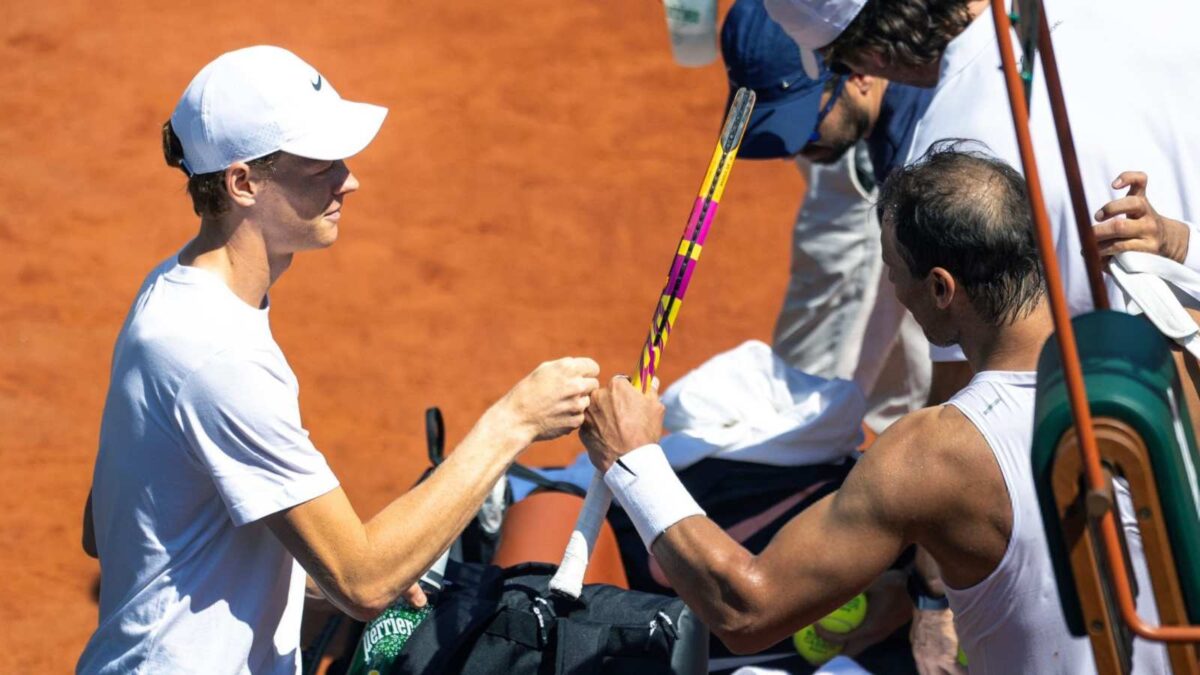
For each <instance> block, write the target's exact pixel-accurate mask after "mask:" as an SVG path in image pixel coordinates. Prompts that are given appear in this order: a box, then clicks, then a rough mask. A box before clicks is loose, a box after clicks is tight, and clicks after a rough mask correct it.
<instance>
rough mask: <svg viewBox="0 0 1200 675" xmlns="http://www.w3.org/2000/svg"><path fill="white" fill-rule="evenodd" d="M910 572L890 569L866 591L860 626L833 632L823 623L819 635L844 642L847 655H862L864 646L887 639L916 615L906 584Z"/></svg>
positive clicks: (837, 642)
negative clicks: (865, 601)
mask: <svg viewBox="0 0 1200 675" xmlns="http://www.w3.org/2000/svg"><path fill="white" fill-rule="evenodd" d="M906 581H907V575H906V574H905V573H904V572H903V571H901V570H888V571H887V572H884V573H883V574H881V575H880V576H879V578H878V579H876V580H875V581H874V582H872V583H871V585H870V586H868V587H867V590H866V591H865V593H866V596H867V616H866V617H865V618H864V619H863V622H862V624H860V625H859V627H858V628H855V629H854V630H852V631H850V632H849V633H831V632H829V631H827V630H825V629H824V628H821V626H820V624H816V625H814V626H813V627H814V628H815V629H816V631H817V635H820V636H821V637H823V638H825V639H826V640H827V641H829V642H831V643H833V644H835V645H841V646H842V653H843V654H845V655H846V656H858V655H859V654H861V653H862V651H863V650H864V649H866V648H867V647H870V646H871V645H874V644H876V643H878V642H879V641H881V640H883V639H884V638H886V637H887V636H889V635H891V634H892V633H894V632H895V631H896V629H897V628H899V627H901V626H903V625H904V624H905V623H907V622H908V621H909V619H911V618H912V615H913V608H912V600H910V599H909V597H908V590H907V588H906V586H905V582H906Z"/></svg>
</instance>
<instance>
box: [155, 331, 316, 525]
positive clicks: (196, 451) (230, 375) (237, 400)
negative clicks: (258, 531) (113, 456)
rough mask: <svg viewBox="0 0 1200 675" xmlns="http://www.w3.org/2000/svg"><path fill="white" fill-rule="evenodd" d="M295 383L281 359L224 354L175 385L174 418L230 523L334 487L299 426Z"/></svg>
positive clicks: (242, 522) (252, 518)
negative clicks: (230, 520)
mask: <svg viewBox="0 0 1200 675" xmlns="http://www.w3.org/2000/svg"><path fill="white" fill-rule="evenodd" d="M298 396H299V386H298V385H297V383H296V380H295V376H294V375H293V374H292V371H291V369H290V368H288V366H287V363H286V362H285V361H284V360H283V359H282V357H281V356H279V355H276V354H272V353H270V352H268V351H265V350H255V351H249V350H247V351H245V352H241V353H230V352H224V353H222V354H219V355H217V356H216V357H214V358H212V359H210V360H209V361H208V362H206V363H205V364H204V365H203V366H201V367H200V368H198V369H197V370H196V371H195V372H193V373H192V374H191V375H190V376H189V377H188V379H187V380H186V381H185V382H184V384H183V386H182V387H181V388H180V390H179V395H178V397H177V398H176V401H175V418H176V420H177V421H178V423H179V424H180V426H181V428H182V430H183V434H184V436H185V438H186V439H187V443H188V449H189V450H190V451H191V453H192V455H193V458H194V459H195V460H196V461H198V462H199V463H200V464H201V465H202V466H203V467H205V468H206V469H207V470H208V471H209V473H210V474H211V476H212V480H213V484H214V485H215V486H216V489H217V492H218V493H219V494H220V495H221V499H222V500H223V501H224V502H225V508H226V509H228V511H229V515H230V518H232V519H233V523H234V525H237V526H241V525H245V524H247V523H251V522H254V521H256V520H258V519H260V518H262V517H264V516H267V515H270V514H272V513H276V512H278V511H281V510H283V509H286V508H289V507H292V506H295V505H297V504H301V503H303V502H306V501H308V500H310V499H313V498H315V497H319V496H321V495H323V494H325V493H326V492H329V491H330V490H333V489H334V488H336V487H337V486H338V480H337V477H336V476H334V475H333V471H332V470H330V468H329V465H328V464H327V463H326V462H325V457H324V456H323V455H322V454H321V453H320V452H318V451H317V449H316V448H315V447H314V446H313V444H312V441H310V440H309V438H308V432H307V431H306V430H305V429H304V427H303V426H301V424H300V404H299V399H298Z"/></svg>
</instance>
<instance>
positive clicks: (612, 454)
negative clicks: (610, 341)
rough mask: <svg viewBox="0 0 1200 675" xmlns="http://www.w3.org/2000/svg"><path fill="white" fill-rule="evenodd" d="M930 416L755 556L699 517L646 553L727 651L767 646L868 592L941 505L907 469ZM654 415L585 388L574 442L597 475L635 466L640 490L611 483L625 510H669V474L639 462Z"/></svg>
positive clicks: (894, 438)
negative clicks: (587, 394)
mask: <svg viewBox="0 0 1200 675" xmlns="http://www.w3.org/2000/svg"><path fill="white" fill-rule="evenodd" d="M936 414H937V412H936V411H934V410H925V411H920V412H918V413H914V414H912V415H909V416H907V417H905V418H904V419H902V420H900V421H899V422H897V423H895V424H894V425H892V427H890V428H889V429H888V430H887V432H885V433H884V434H883V435H882V436H880V437H879V439H878V440H877V441H876V442H875V445H873V446H872V448H871V450H870V452H868V453H866V455H865V456H864V458H863V459H862V460H861V461H860V462H859V463H858V464H857V465H856V466H855V468H854V469H853V470H852V471H851V472H850V474H849V476H848V477H847V478H846V481H845V483H844V484H843V485H842V487H841V489H839V490H838V491H837V492H836V493H834V494H833V495H830V496H829V497H826V498H825V499H823V500H821V501H820V502H818V503H817V504H814V505H813V506H812V507H810V508H808V509H806V510H805V511H803V512H802V513H800V515H798V516H797V517H796V518H795V519H793V520H792V521H791V522H789V523H788V524H787V525H786V526H784V528H783V529H782V530H780V532H779V533H778V534H777V535H776V536H775V538H774V539H773V540H772V541H771V543H770V544H769V545H768V546H767V548H766V549H765V550H764V551H763V552H762V553H761V554H759V555H753V554H751V553H750V552H748V551H747V550H746V549H744V548H743V547H742V546H741V545H740V544H738V543H737V542H736V541H734V540H733V539H731V538H730V537H729V535H727V534H726V533H725V532H724V531H723V530H722V529H721V528H720V527H719V526H717V525H716V523H714V522H712V521H711V520H709V519H708V518H705V517H702V516H692V517H688V518H684V519H683V520H679V521H678V522H676V523H674V524H673V525H671V526H670V527H668V528H667V529H666V531H665V532H664V533H662V534H661V536H658V537H657V539H655V540H654V542H653V545H652V552H653V553H654V556H655V557H656V558H657V559H658V562H659V564H660V565H661V566H662V568H663V571H664V572H665V573H666V575H667V577H668V578H669V579H670V580H671V584H672V586H673V587H674V588H675V590H676V591H677V592H678V593H679V596H680V597H681V598H683V599H684V601H685V602H686V603H687V604H688V606H689V607H691V608H692V609H693V610H694V611H695V612H696V614H697V615H698V616H699V617H700V618H701V620H703V621H704V622H705V623H706V624H707V625H708V626H709V627H710V628H711V629H712V631H713V632H714V633H716V634H717V636H718V637H720V638H721V640H722V642H724V643H725V644H726V646H728V647H729V648H730V649H732V650H734V651H735V652H744V653H749V652H754V651H758V650H761V649H763V648H765V647H767V646H770V645H772V644H774V643H776V642H778V641H779V640H781V639H783V638H785V637H787V636H788V635H790V634H791V633H793V632H794V631H796V630H798V629H799V628H802V627H803V626H805V625H808V624H810V623H814V622H816V621H817V620H819V619H820V618H821V617H822V616H824V615H825V614H828V613H829V612H831V611H833V610H834V609H836V608H837V607H838V606H840V605H841V604H842V603H844V602H845V601H847V600H849V599H850V598H851V597H853V596H854V595H855V594H856V593H858V592H860V591H862V590H863V589H864V588H866V587H867V585H868V584H870V583H871V581H872V580H873V579H875V578H876V577H877V576H879V575H880V574H881V573H882V572H883V571H885V570H886V569H887V568H888V567H889V566H890V565H891V564H892V563H893V562H894V561H895V560H896V558H897V557H898V556H899V555H900V553H901V551H902V550H903V549H904V547H905V546H906V545H907V544H909V543H910V542H912V541H914V540H915V534H914V532H915V531H916V530H918V529H919V525H920V524H921V523H923V522H924V520H925V519H926V518H927V517H928V514H930V513H932V512H934V511H936V509H939V508H943V506H942V505H939V504H937V501H938V500H940V499H941V498H942V497H944V495H945V493H946V491H945V490H940V489H936V486H933V485H928V484H925V485H922V486H921V488H922V489H920V490H916V489H913V486H914V485H916V484H917V483H916V476H915V474H916V473H918V472H921V471H923V470H924V469H925V468H927V466H926V465H925V462H922V461H913V458H914V457H918V458H919V456H920V454H921V453H919V452H916V450H920V449H921V448H917V447H916V446H917V445H918V444H919V443H920V442H921V441H922V439H925V440H927V439H929V438H931V434H932V429H933V427H934V426H935V422H934V419H935V417H936ZM661 420H662V406H661V404H659V403H658V402H657V400H655V399H654V397H653V395H643V394H641V393H640V392H637V391H636V390H634V389H633V388H632V387H631V386H630V385H629V383H628V382H627V381H623V380H618V379H614V380H613V382H612V383H611V384H610V385H609V386H608V387H607V388H605V389H599V390H597V391H596V392H595V393H593V395H592V405H591V406H590V407H589V408H588V412H587V421H586V422H585V425H584V428H583V433H582V434H581V437H582V438H583V440H584V443H585V444H586V445H587V447H588V452H589V454H590V455H591V458H592V461H593V463H594V464H595V465H596V466H597V468H599V469H600V470H601V471H605V472H608V471H610V470H611V471H612V472H622V471H624V472H627V473H634V474H636V472H637V471H639V470H641V471H643V473H642V474H641V476H642V477H641V478H637V479H636V480H637V481H643V482H644V489H641V491H639V487H638V485H637V484H636V483H631V488H630V489H629V490H623V489H614V495H615V496H616V497H617V498H618V499H619V500H621V501H622V505H623V506H624V507H625V509H626V511H627V512H629V513H630V514H631V517H637V516H636V515H635V514H638V513H649V514H654V513H663V512H666V511H668V510H670V508H671V507H672V504H656V503H655V498H656V497H658V498H659V499H662V497H661V495H667V494H671V493H673V492H674V493H675V494H678V492H676V488H675V487H673V486H671V485H668V482H669V481H673V482H674V483H675V484H676V485H677V484H678V478H676V477H675V475H674V474H673V473H672V472H670V471H669V470H666V471H658V472H657V473H655V474H654V475H651V474H650V473H649V472H650V471H654V469H653V468H652V467H653V466H654V463H653V462H650V461H642V460H643V459H647V458H650V457H652V454H653V453H656V452H657V453H661V450H659V449H658V448H657V447H656V446H654V445H648V444H653V443H654V442H655V441H656V440H657V438H658V434H659V432H660V429H661ZM932 437H936V435H933V436H932ZM634 449H637V453H634V454H633V455H631V456H626V455H629V453H630V451H631V450H634ZM618 460H621V462H620V463H619V464H618V463H617V461H618ZM661 464H665V462H660V465H661ZM615 475H620V474H615ZM609 484H610V486H612V485H613V482H612V481H610V482H609ZM678 489H682V488H681V486H680V487H679V488H678ZM635 501H636V502H637V503H632V502H635ZM627 502H630V503H627ZM635 524H636V523H635ZM642 529H643V528H642V527H640V526H639V533H642ZM643 536H644V537H645V536H647V535H646V534H645V533H643ZM649 536H653V535H649Z"/></svg>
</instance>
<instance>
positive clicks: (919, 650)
mask: <svg viewBox="0 0 1200 675" xmlns="http://www.w3.org/2000/svg"><path fill="white" fill-rule="evenodd" d="M909 639H910V640H911V641H912V650H913V660H914V661H916V663H917V672H919V673H921V675H943V673H953V674H954V675H966V672H967V669H966V668H963V667H962V664H960V663H959V662H958V634H957V633H956V632H955V631H954V612H952V611H950V610H948V609H934V610H928V609H919V610H914V611H913V622H912V631H911V632H910V633H909Z"/></svg>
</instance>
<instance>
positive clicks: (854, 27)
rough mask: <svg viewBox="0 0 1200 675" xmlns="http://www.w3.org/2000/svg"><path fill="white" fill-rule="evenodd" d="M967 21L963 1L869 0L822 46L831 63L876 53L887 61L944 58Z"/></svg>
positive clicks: (906, 62) (919, 61) (899, 62)
mask: <svg viewBox="0 0 1200 675" xmlns="http://www.w3.org/2000/svg"><path fill="white" fill-rule="evenodd" d="M970 24H971V12H970V10H969V9H968V8H967V0H867V3H866V4H865V5H863V8H862V9H861V10H859V12H858V16H856V17H855V18H854V20H853V21H851V22H850V24H849V25H848V26H846V29H845V30H844V31H842V34H841V35H839V36H838V37H837V38H836V39H835V40H834V41H833V42H831V43H829V44H828V45H827V46H825V47H824V48H822V49H821V50H820V51H821V54H822V55H823V56H824V57H825V61H826V63H831V64H836V63H844V62H846V60H847V59H850V58H853V57H854V56H855V55H859V54H874V55H877V56H879V57H880V58H881V59H882V60H883V62H884V63H885V64H888V65H893V66H907V67H920V66H926V65H928V64H930V63H934V62H936V61H937V60H938V59H940V58H942V52H944V51H945V50H946V45H948V44H950V41H951V40H953V39H954V37H955V36H956V35H958V34H959V33H961V32H963V31H964V30H966V28H967V26H968V25H970Z"/></svg>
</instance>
